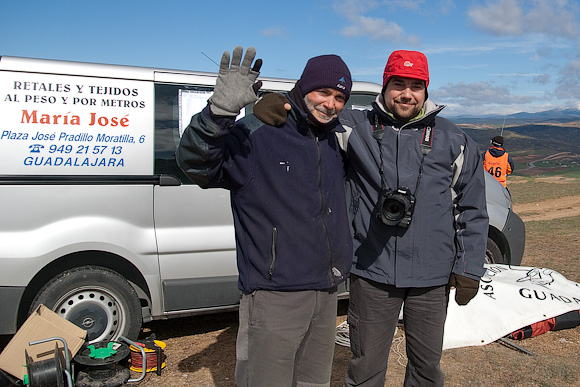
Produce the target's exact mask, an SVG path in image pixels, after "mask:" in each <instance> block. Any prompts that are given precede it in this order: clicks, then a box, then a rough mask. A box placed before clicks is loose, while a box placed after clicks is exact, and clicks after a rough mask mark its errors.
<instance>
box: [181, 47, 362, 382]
mask: <svg viewBox="0 0 580 387" xmlns="http://www.w3.org/2000/svg"><path fill="white" fill-rule="evenodd" d="M242 51H243V50H242V48H241V47H239V46H238V47H236V48H235V49H234V51H233V55H232V60H231V65H230V55H229V52H227V51H226V52H225V53H224V55H223V56H222V60H221V64H220V70H219V75H218V78H217V81H216V86H215V88H214V93H213V95H212V97H211V98H210V99H209V102H208V105H207V107H206V108H204V110H203V111H202V112H201V113H198V114H196V115H194V116H193V117H192V119H191V123H190V124H189V126H188V127H187V128H186V130H185V132H184V133H183V136H182V138H181V141H180V144H179V147H178V149H177V155H176V157H177V161H178V164H179V166H180V167H181V169H182V170H183V171H184V172H185V173H186V174H187V176H188V177H189V178H190V179H191V180H192V181H193V182H195V183H197V184H199V185H200V186H201V187H202V188H216V187H217V188H225V189H228V190H230V192H231V202H232V212H233V216H234V226H235V233H236V250H237V263H238V270H239V277H238V278H239V280H238V287H239V289H240V290H241V292H242V299H241V301H240V309H239V318H240V323H239V329H238V338H237V343H236V360H237V362H236V372H235V379H236V385H237V386H240V387H243V386H246V387H247V386H250V387H260V386H264V387H271V386H277V387H284V386H287V387H290V386H296V385H298V386H328V385H330V375H331V370H332V359H333V355H334V338H335V333H336V309H337V285H339V284H340V283H341V282H343V281H345V280H346V278H347V276H348V272H349V270H350V268H351V265H352V239H351V236H350V230H349V224H348V216H347V208H346V202H345V200H344V198H345V192H344V162H343V158H342V154H341V152H340V147H339V146H338V140H337V137H336V136H335V132H338V131H344V129H342V127H341V126H340V124H339V123H338V119H337V117H338V114H339V113H340V112H341V110H342V108H343V107H344V104H345V103H346V101H347V100H348V98H349V96H350V91H351V87H352V81H351V76H350V71H349V70H348V67H347V66H346V64H345V63H344V62H343V60H342V59H341V58H340V57H338V56H336V55H321V56H317V57H314V58H311V59H310V60H309V61H308V63H307V64H306V67H305V68H304V72H303V73H302V76H301V78H300V80H298V82H297V83H296V86H295V87H294V88H293V89H292V91H290V93H289V94H288V99H289V101H290V102H291V105H292V106H291V111H290V113H289V118H288V119H287V120H286V119H285V123H284V124H283V125H281V126H279V127H273V126H270V125H267V124H265V123H264V122H262V121H260V120H258V119H257V118H256V117H255V116H254V115H248V116H246V117H244V118H243V119H241V120H239V121H237V122H235V118H236V116H238V114H239V113H240V110H241V109H242V108H243V107H244V106H246V105H248V104H250V103H252V102H255V101H256V100H257V95H256V92H257V90H258V89H259V87H260V85H261V83H260V82H259V81H257V77H258V75H259V69H260V67H261V60H260V59H258V60H257V61H256V62H255V64H254V66H253V67H252V62H253V60H254V56H255V50H254V48H253V47H250V48H248V50H247V51H246V54H245V56H244V59H243V60H242Z"/></svg>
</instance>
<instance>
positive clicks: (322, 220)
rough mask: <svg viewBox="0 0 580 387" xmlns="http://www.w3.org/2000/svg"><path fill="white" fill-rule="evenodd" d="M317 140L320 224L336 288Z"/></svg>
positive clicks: (330, 273) (320, 155)
mask: <svg viewBox="0 0 580 387" xmlns="http://www.w3.org/2000/svg"><path fill="white" fill-rule="evenodd" d="M314 137H315V138H316V149H317V151H318V196H319V198H320V213H319V214H320V215H319V216H320V222H321V223H322V229H323V231H324V236H325V239H326V251H328V260H329V267H328V278H329V279H330V283H331V285H332V286H334V283H335V281H334V275H333V273H332V268H333V266H334V265H333V262H332V248H331V245H330V241H329V238H328V228H327V227H326V223H325V221H324V214H323V212H324V211H325V208H324V197H323V195H322V166H321V164H322V152H321V149H320V141H319V139H318V136H316V135H315V136H314Z"/></svg>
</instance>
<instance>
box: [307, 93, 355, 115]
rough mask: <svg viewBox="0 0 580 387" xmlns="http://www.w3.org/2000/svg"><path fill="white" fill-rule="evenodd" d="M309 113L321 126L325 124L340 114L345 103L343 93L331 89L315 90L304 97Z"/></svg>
mask: <svg viewBox="0 0 580 387" xmlns="http://www.w3.org/2000/svg"><path fill="white" fill-rule="evenodd" d="M304 101H305V102H306V106H308V110H310V113H312V115H313V116H314V118H316V119H317V120H318V122H320V123H322V124H327V123H329V122H330V121H332V120H333V119H335V118H336V117H338V115H339V114H340V112H341V111H342V109H343V108H344V104H345V103H346V96H345V95H344V93H342V92H340V91H338V90H335V89H331V88H323V89H316V90H313V91H311V92H310V93H308V94H306V95H305V96H304Z"/></svg>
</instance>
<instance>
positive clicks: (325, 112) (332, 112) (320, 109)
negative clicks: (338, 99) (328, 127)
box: [304, 95, 339, 124]
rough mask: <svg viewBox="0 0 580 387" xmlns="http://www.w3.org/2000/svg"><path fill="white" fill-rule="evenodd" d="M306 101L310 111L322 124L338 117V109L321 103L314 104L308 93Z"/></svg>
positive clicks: (305, 97)
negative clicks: (326, 106)
mask: <svg viewBox="0 0 580 387" xmlns="http://www.w3.org/2000/svg"><path fill="white" fill-rule="evenodd" d="M304 102H305V103H306V106H307V107H308V110H310V113H311V114H312V116H313V117H314V118H316V119H317V120H318V121H319V122H320V123H321V124H328V123H329V122H330V121H332V120H334V119H335V118H336V117H338V113H339V112H338V110H336V109H327V108H325V107H324V106H323V105H322V104H321V103H319V104H314V103H312V102H311V101H310V100H309V99H308V95H305V96H304Z"/></svg>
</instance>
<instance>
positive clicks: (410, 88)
mask: <svg viewBox="0 0 580 387" xmlns="http://www.w3.org/2000/svg"><path fill="white" fill-rule="evenodd" d="M425 92H426V90H425V81H423V80H421V79H414V78H403V77H393V78H391V79H390V80H389V82H388V83H387V85H386V87H385V93H384V95H383V97H384V98H385V107H386V108H387V110H388V111H389V112H391V113H392V114H393V115H394V116H395V118H396V119H398V120H399V121H403V122H408V121H410V120H411V119H413V118H414V117H416V116H417V114H419V112H420V111H421V109H422V108H423V104H424V103H425V94H426V93H425Z"/></svg>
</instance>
